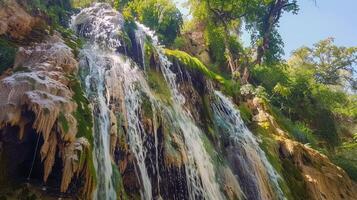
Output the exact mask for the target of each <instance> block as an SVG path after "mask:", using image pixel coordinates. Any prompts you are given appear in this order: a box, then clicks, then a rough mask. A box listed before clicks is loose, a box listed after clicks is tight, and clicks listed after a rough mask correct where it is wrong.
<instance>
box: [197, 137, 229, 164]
mask: <svg viewBox="0 0 357 200" xmlns="http://www.w3.org/2000/svg"><path fill="white" fill-rule="evenodd" d="M201 139H202V142H203V146H204V147H205V149H206V151H207V153H208V154H209V155H210V157H211V159H212V161H213V164H214V166H215V167H216V168H217V167H218V166H221V165H224V164H225V160H224V159H223V157H221V155H220V154H219V153H218V152H217V151H216V149H215V147H214V146H213V144H212V142H211V141H210V140H209V139H208V138H207V137H206V136H205V135H202V136H201Z"/></svg>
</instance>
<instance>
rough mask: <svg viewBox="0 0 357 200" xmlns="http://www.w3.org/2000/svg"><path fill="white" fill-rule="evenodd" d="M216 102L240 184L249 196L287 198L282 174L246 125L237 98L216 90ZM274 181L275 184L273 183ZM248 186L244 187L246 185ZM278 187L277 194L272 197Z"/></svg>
mask: <svg viewBox="0 0 357 200" xmlns="http://www.w3.org/2000/svg"><path fill="white" fill-rule="evenodd" d="M214 95H215V100H214V102H213V104H212V109H213V112H214V118H215V122H216V125H217V126H218V129H219V131H220V132H221V134H226V135H228V142H229V146H228V147H226V149H227V152H229V154H230V155H228V159H230V158H231V160H233V165H234V164H236V166H232V167H233V168H234V167H236V168H238V169H237V170H236V172H237V174H238V176H239V181H240V185H241V187H242V188H245V191H244V192H245V194H246V196H247V197H248V199H262V200H264V199H285V197H284V194H283V192H282V190H281V188H280V186H279V179H280V177H279V175H278V173H277V172H276V171H275V169H274V168H273V166H272V165H271V164H270V163H269V161H268V160H267V157H266V155H265V153H264V152H263V151H262V150H261V149H260V148H259V144H258V142H257V140H258V139H257V138H256V136H254V135H253V134H252V132H250V131H249V129H248V128H247V127H246V126H245V124H244V122H243V120H242V118H241V116H240V113H239V111H238V110H237V109H236V108H235V106H234V104H233V102H232V101H231V100H229V99H228V98H227V97H225V96H224V95H223V94H222V93H221V92H219V91H215V92H214ZM270 185H272V188H271V187H270ZM243 190H244V189H243ZM274 191H276V195H277V197H272V196H271V193H273V194H274Z"/></svg>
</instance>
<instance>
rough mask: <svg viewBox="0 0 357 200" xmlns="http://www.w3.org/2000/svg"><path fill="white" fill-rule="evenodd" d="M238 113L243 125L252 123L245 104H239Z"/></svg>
mask: <svg viewBox="0 0 357 200" xmlns="http://www.w3.org/2000/svg"><path fill="white" fill-rule="evenodd" d="M239 112H240V116H241V117H242V119H243V121H244V122H245V123H250V122H252V118H253V114H252V111H251V110H250V109H249V108H248V106H247V105H246V104H241V105H240V106H239Z"/></svg>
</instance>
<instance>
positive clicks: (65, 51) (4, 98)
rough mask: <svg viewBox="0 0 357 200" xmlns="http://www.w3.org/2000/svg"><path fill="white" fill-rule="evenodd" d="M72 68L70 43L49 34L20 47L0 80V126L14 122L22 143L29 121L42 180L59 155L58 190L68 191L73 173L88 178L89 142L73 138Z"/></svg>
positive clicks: (74, 129)
mask: <svg viewBox="0 0 357 200" xmlns="http://www.w3.org/2000/svg"><path fill="white" fill-rule="evenodd" d="M76 72H77V61H76V60H75V59H74V56H73V54H72V52H71V49H70V48H69V47H67V46H66V45H65V44H64V42H63V40H62V39H61V38H60V37H59V36H57V35H54V36H51V37H49V38H48V39H47V40H46V41H44V42H43V43H39V44H34V45H33V46H30V47H21V48H20V49H19V51H18V53H17V56H16V60H15V66H14V69H13V73H12V75H10V76H8V77H5V78H2V79H1V80H0V91H1V93H0V110H1V111H2V112H1V113H0V130H6V129H8V128H10V127H18V128H17V129H15V130H18V131H14V132H13V133H12V134H14V135H16V136H17V137H18V140H17V142H18V143H20V145H21V143H22V142H26V140H25V139H26V138H27V137H26V136H25V135H26V134H30V133H29V131H28V127H32V129H33V130H34V131H35V133H36V134H37V135H38V136H36V137H38V138H39V139H40V138H41V145H40V146H39V148H40V158H41V162H42V163H43V181H44V182H45V183H46V182H47V180H48V177H49V175H50V174H51V172H52V169H53V166H54V165H55V162H56V158H60V159H61V162H62V178H61V186H60V191H61V192H66V191H67V189H68V187H69V184H70V183H71V181H72V179H73V177H74V176H75V175H76V176H79V175H80V174H82V173H83V174H84V175H85V176H84V180H85V182H87V183H86V184H85V185H90V184H89V182H91V181H92V180H91V178H90V177H89V174H88V172H85V170H88V169H87V168H86V166H85V165H84V163H85V158H81V156H83V155H85V154H87V153H90V152H89V143H88V141H87V140H86V139H85V138H76V134H77V121H76V118H75V117H74V116H73V113H74V111H75V110H76V109H77V104H76V103H75V102H74V101H73V100H72V96H73V92H72V91H71V90H70V88H69V86H68V85H69V82H70V80H69V78H68V77H69V76H70V75H71V74H75V73H76ZM28 113H31V114H30V115H29V114H28ZM0 134H1V136H2V137H1V138H2V140H3V141H2V142H4V145H11V144H6V143H7V142H6V137H8V135H6V131H0ZM39 139H38V141H39ZM38 144H39V143H38V142H37V145H38ZM13 145H15V146H16V144H13ZM37 145H36V146H37ZM35 151H36V150H35ZM8 157H11V155H8ZM80 159H84V161H82V162H80ZM57 162H59V161H57ZM30 176H31V171H30V174H29V177H30Z"/></svg>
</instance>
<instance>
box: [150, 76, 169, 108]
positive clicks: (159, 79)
mask: <svg viewBox="0 0 357 200" xmlns="http://www.w3.org/2000/svg"><path fill="white" fill-rule="evenodd" d="M147 76H148V83H149V86H150V88H151V89H152V90H153V92H154V95H155V96H156V97H157V98H159V99H160V100H162V101H163V102H165V103H167V104H171V103H172V99H171V93H170V89H169V87H168V86H167V85H166V82H165V81H164V80H165V79H164V77H163V76H162V74H161V73H159V72H157V71H155V70H153V69H149V70H148V71H147Z"/></svg>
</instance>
